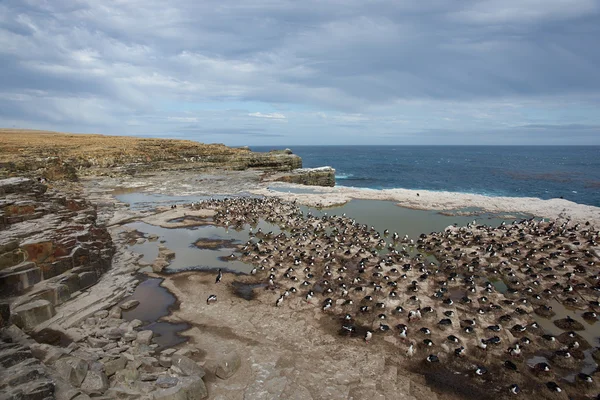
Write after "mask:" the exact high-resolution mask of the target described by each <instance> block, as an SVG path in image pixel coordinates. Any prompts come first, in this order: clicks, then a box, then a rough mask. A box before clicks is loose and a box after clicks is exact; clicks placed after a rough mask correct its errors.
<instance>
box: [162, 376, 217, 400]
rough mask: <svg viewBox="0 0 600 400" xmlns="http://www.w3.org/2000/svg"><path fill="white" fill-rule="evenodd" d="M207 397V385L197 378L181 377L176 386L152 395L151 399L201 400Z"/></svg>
mask: <svg viewBox="0 0 600 400" xmlns="http://www.w3.org/2000/svg"><path fill="white" fill-rule="evenodd" d="M207 396H208V391H207V390H206V385H204V381H202V378H199V377H197V376H188V377H181V378H179V381H178V382H177V384H176V385H175V386H173V387H170V388H167V389H158V390H156V391H154V392H152V393H151V398H152V399H155V400H159V399H160V400H199V399H204V398H205V397H207Z"/></svg>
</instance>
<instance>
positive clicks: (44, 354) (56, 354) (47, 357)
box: [30, 343, 66, 364]
mask: <svg viewBox="0 0 600 400" xmlns="http://www.w3.org/2000/svg"><path fill="white" fill-rule="evenodd" d="M30 349H31V353H32V354H33V356H34V357H35V358H37V359H38V360H40V361H42V362H43V363H44V364H52V363H53V362H55V361H56V360H58V359H59V358H61V357H62V356H64V355H65V354H66V352H65V351H64V350H63V349H61V348H60V347H55V346H51V345H49V344H46V343H34V344H32V345H31V346H30Z"/></svg>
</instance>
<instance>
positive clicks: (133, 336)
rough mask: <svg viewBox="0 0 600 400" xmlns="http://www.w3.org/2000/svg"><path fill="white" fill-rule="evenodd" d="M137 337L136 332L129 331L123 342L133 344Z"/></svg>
mask: <svg viewBox="0 0 600 400" xmlns="http://www.w3.org/2000/svg"><path fill="white" fill-rule="evenodd" d="M137 337H138V333H137V332H136V331H128V332H125V334H124V335H123V340H124V341H126V342H133V341H134V340H135V339H137Z"/></svg>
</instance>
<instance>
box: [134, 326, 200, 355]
mask: <svg viewBox="0 0 600 400" xmlns="http://www.w3.org/2000/svg"><path fill="white" fill-rule="evenodd" d="M189 328H190V326H189V325H188V324H185V323H180V324H173V323H170V322H153V323H151V324H149V325H146V326H144V328H143V329H149V330H151V331H152V332H154V336H153V338H152V341H153V343H156V344H158V348H157V349H156V350H157V351H161V350H162V349H165V348H169V347H173V346H176V345H178V344H180V343H183V342H185V341H186V340H187V339H186V338H185V337H183V336H179V332H181V331H185V330H187V329H189Z"/></svg>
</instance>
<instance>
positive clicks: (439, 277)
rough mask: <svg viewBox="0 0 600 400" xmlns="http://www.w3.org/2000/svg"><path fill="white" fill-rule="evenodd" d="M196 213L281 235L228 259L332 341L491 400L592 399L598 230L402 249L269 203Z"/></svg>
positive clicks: (356, 228)
mask: <svg viewBox="0 0 600 400" xmlns="http://www.w3.org/2000/svg"><path fill="white" fill-rule="evenodd" d="M193 207H195V208H205V209H206V208H210V209H214V210H215V211H216V215H215V217H214V220H215V222H216V223H218V224H220V225H223V226H228V227H230V228H232V229H236V228H241V227H243V226H247V225H250V226H256V225H257V224H258V222H259V221H260V220H264V221H267V222H269V223H271V224H274V225H276V226H278V227H279V229H278V230H277V231H273V232H262V231H261V230H260V229H259V230H256V231H254V230H253V232H252V233H251V235H250V236H251V237H250V240H249V241H248V242H247V243H245V244H242V245H240V251H239V253H237V254H236V255H235V256H234V257H236V258H237V259H239V260H241V261H244V262H246V263H248V264H252V265H253V269H252V272H251V274H252V275H253V279H255V283H263V284H264V285H263V286H264V288H265V290H264V293H263V292H261V294H260V295H261V296H263V298H264V297H265V296H266V298H267V299H268V298H271V299H272V300H270V301H272V304H273V307H286V306H288V305H292V304H299V303H302V304H304V305H309V306H311V307H315V308H316V307H318V308H320V310H321V312H322V313H325V314H326V315H327V317H329V318H331V319H332V321H335V324H336V325H335V326H337V327H339V331H338V332H337V333H338V334H339V335H340V340H347V341H352V342H353V343H354V344H361V343H362V345H364V346H372V347H371V348H374V347H375V346H389V345H391V344H393V345H394V346H395V349H396V351H397V352H398V353H399V354H400V358H401V359H402V362H403V363H404V365H406V366H407V368H416V369H417V370H419V371H425V372H427V373H433V374H436V373H439V374H442V373H450V374H453V375H454V376H456V379H464V380H465V382H469V383H470V384H472V385H474V386H478V387H481V388H485V392H486V393H487V394H489V395H490V396H492V397H500V398H504V397H507V398H509V397H517V398H518V397H523V398H549V399H562V398H564V399H567V398H569V397H570V398H575V399H577V398H581V399H583V398H596V396H598V393H599V392H600V391H599V389H600V386H599V385H598V382H597V381H598V379H597V378H596V377H595V376H594V372H595V369H594V364H593V363H594V359H595V358H596V357H599V359H600V354H599V353H598V352H597V349H596V347H595V346H597V345H598V343H596V341H597V338H596V336H597V335H598V333H599V332H600V331H599V330H598V326H597V324H595V322H596V319H597V312H598V310H599V309H600V303H599V301H598V298H599V295H600V273H599V271H598V263H599V257H600V247H599V246H598V242H599V241H600V232H599V231H598V229H597V228H596V227H594V226H592V225H591V224H589V223H584V224H576V223H573V222H570V221H568V220H565V221H544V220H542V219H539V218H531V219H526V220H521V221H514V222H510V223H502V224H501V225H500V226H497V227H490V226H486V225H478V224H477V223H476V222H475V221H474V222H473V223H472V224H469V225H467V226H463V227H458V226H450V227H448V228H447V229H446V230H444V231H443V232H434V233H430V234H422V235H421V236H420V237H419V238H418V239H416V240H412V239H410V238H408V237H406V236H401V234H398V233H396V232H393V231H392V232H390V231H388V230H385V231H384V232H377V231H376V229H374V228H373V227H369V226H367V225H363V224H359V223H357V222H356V221H355V220H353V219H352V218H350V217H348V216H346V215H339V216H336V215H327V214H326V213H325V214H323V215H319V216H317V215H312V214H311V213H310V211H308V209H305V211H304V212H303V211H302V210H301V208H300V207H299V206H298V205H297V204H296V203H295V202H293V203H292V202H286V201H283V200H280V199H277V198H249V197H241V198H227V199H222V200H210V201H204V202H201V203H197V204H194V205H193ZM396 228H401V227H396ZM221 274H222V272H221V271H219V275H218V277H217V279H216V281H217V283H218V282H219V281H220V280H221V276H222V275H221ZM214 301H217V299H216V296H211V297H209V298H208V299H207V303H211V302H214ZM557 307H559V308H560V310H561V311H560V313H562V315H558V314H557V311H558V310H555V308H557ZM543 321H547V322H548V324H550V325H552V326H553V327H554V329H551V330H550V331H554V332H555V335H553V334H550V333H549V332H548V330H547V329H544V328H543V327H542V322H543ZM556 332H561V333H560V334H556ZM584 332H585V334H583V333H584ZM584 336H586V337H588V338H589V337H590V336H591V337H593V339H596V340H594V342H593V343H590V341H589V340H586V338H584ZM374 351H375V349H374ZM590 360H591V363H592V368H591V370H589V371H587V373H585V372H582V371H585V370H586V366H587V367H588V369H590V368H589V366H590Z"/></svg>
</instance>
